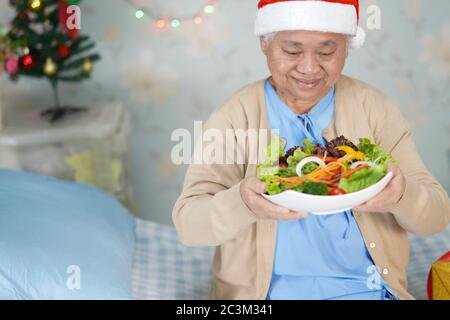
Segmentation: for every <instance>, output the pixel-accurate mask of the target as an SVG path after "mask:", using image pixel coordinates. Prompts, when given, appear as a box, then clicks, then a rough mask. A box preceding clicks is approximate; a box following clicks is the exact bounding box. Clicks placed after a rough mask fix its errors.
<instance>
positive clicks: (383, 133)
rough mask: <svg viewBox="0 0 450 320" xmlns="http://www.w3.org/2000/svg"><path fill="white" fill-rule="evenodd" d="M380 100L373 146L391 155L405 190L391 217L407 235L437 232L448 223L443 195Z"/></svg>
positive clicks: (449, 208)
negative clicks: (402, 178) (395, 162)
mask: <svg viewBox="0 0 450 320" xmlns="http://www.w3.org/2000/svg"><path fill="white" fill-rule="evenodd" d="M380 101H381V102H382V104H381V105H379V108H378V121H377V122H378V125H377V126H376V128H377V130H376V132H375V137H376V140H377V143H380V144H381V145H382V146H383V147H384V148H385V149H386V150H389V151H390V152H391V153H392V156H393V157H394V159H395V160H397V161H398V166H399V167H400V169H401V171H402V172H403V174H404V175H405V178H406V190H405V192H404V194H403V197H402V198H401V200H400V202H399V203H398V205H397V206H396V208H394V209H393V210H392V214H393V215H394V217H395V218H396V220H397V222H398V223H399V224H400V225H401V226H402V227H403V228H404V229H405V230H407V231H408V232H411V233H413V234H416V235H419V236H430V235H433V234H436V233H439V232H441V231H443V230H444V229H445V228H446V227H447V225H448V224H449V222H450V200H449V197H448V195H447V192H446V191H445V189H444V188H443V187H442V186H441V185H440V184H439V182H438V181H437V180H436V178H434V177H433V176H432V174H431V173H430V172H429V171H428V170H427V168H426V167H425V165H424V163H423V161H422V159H421V157H420V155H419V153H418V152H417V149H416V145H415V143H414V140H413V135H412V133H411V130H410V127H409V125H408V123H407V121H406V120H405V118H404V117H403V115H402V113H401V112H400V110H399V109H398V108H397V107H395V106H394V105H393V104H392V103H391V102H390V101H389V99H387V98H386V97H383V98H382V99H381V100H380ZM383 101H384V102H383ZM380 107H381V108H380Z"/></svg>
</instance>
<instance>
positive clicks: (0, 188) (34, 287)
mask: <svg viewBox="0 0 450 320" xmlns="http://www.w3.org/2000/svg"><path fill="white" fill-rule="evenodd" d="M0 204H1V206H0V253H1V254H0V299H43V300H52V299H86V300H90V299H114V300H115V299H138V300H141V299H175V300H185V299H186V300H187V299H189V300H197V299H207V297H208V291H209V288H210V284H211V263H212V257H213V253H214V252H213V251H214V248H211V247H210V248H188V247H185V246H183V245H182V244H181V243H180V242H179V240H178V238H177V235H176V232H175V229H174V228H173V227H172V226H165V225H161V224H157V223H154V222H150V221H144V220H141V219H137V218H135V217H133V216H132V215H131V214H130V213H129V212H128V210H127V209H125V208H124V207H123V206H122V205H121V204H120V203H119V202H118V201H116V200H115V199H113V198H112V197H110V196H109V195H107V194H105V193H104V192H102V191H101V190H99V189H97V188H94V187H92V186H88V185H82V184H77V183H71V182H66V181H61V180H57V179H54V178H50V177H42V176H38V175H33V174H29V173H23V172H16V171H10V170H2V169H0ZM167 214H170V213H167ZM449 249H450V229H447V231H445V232H443V233H441V234H440V235H436V236H434V237H430V238H417V237H411V261H410V268H409V284H410V292H411V293H412V294H413V295H414V296H415V297H416V298H417V299H425V284H426V278H427V273H428V270H429V268H430V266H431V264H432V263H433V262H434V261H435V260H437V259H438V258H439V257H440V256H442V255H443V254H444V253H445V252H447V251H448V250H449Z"/></svg>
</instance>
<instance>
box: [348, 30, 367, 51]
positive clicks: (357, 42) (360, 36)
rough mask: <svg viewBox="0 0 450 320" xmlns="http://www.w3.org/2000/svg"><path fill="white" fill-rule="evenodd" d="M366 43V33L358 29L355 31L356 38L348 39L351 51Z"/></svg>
mask: <svg viewBox="0 0 450 320" xmlns="http://www.w3.org/2000/svg"><path fill="white" fill-rule="evenodd" d="M365 41H366V32H365V31H364V29H363V28H361V27H358V30H357V31H356V36H354V37H353V38H351V39H350V47H351V48H353V49H359V48H361V47H362V46H363V45H364V42H365Z"/></svg>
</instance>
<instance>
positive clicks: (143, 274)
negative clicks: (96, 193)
mask: <svg viewBox="0 0 450 320" xmlns="http://www.w3.org/2000/svg"><path fill="white" fill-rule="evenodd" d="M136 235H137V240H136V241H137V242H136V252H135V256H134V266H133V277H132V278H133V296H134V298H135V299H157V300H164V299H174V300H187V299H192V300H198V299H207V298H208V291H209V288H210V283H211V263H212V257H213V252H214V248H187V247H185V246H183V245H182V244H181V243H180V242H179V240H178V237H177V235H176V232H175V229H174V228H173V227H170V226H163V225H160V224H157V223H153V222H149V221H143V220H140V219H138V220H137V227H136ZM449 250H450V228H449V229H447V231H446V232H444V233H442V234H440V235H437V236H434V237H430V238H418V237H411V255H410V256H411V260H410V266H409V274H408V278H409V292H410V293H411V294H412V295H413V296H414V297H416V298H417V299H425V298H426V280H427V276H428V271H429V269H430V267H431V264H432V263H433V262H434V261H435V260H437V259H438V258H439V257H440V256H442V255H443V254H444V253H445V252H447V251H449Z"/></svg>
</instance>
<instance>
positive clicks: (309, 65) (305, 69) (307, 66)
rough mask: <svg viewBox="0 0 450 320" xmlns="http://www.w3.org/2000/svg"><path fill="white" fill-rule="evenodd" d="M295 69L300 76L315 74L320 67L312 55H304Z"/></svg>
mask: <svg viewBox="0 0 450 320" xmlns="http://www.w3.org/2000/svg"><path fill="white" fill-rule="evenodd" d="M296 69H297V71H298V72H300V73H302V74H316V73H317V72H318V69H320V67H319V63H318V62H317V59H316V57H315V56H314V55H313V54H305V55H303V57H302V58H301V60H300V61H299V63H298V64H297V68H296Z"/></svg>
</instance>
